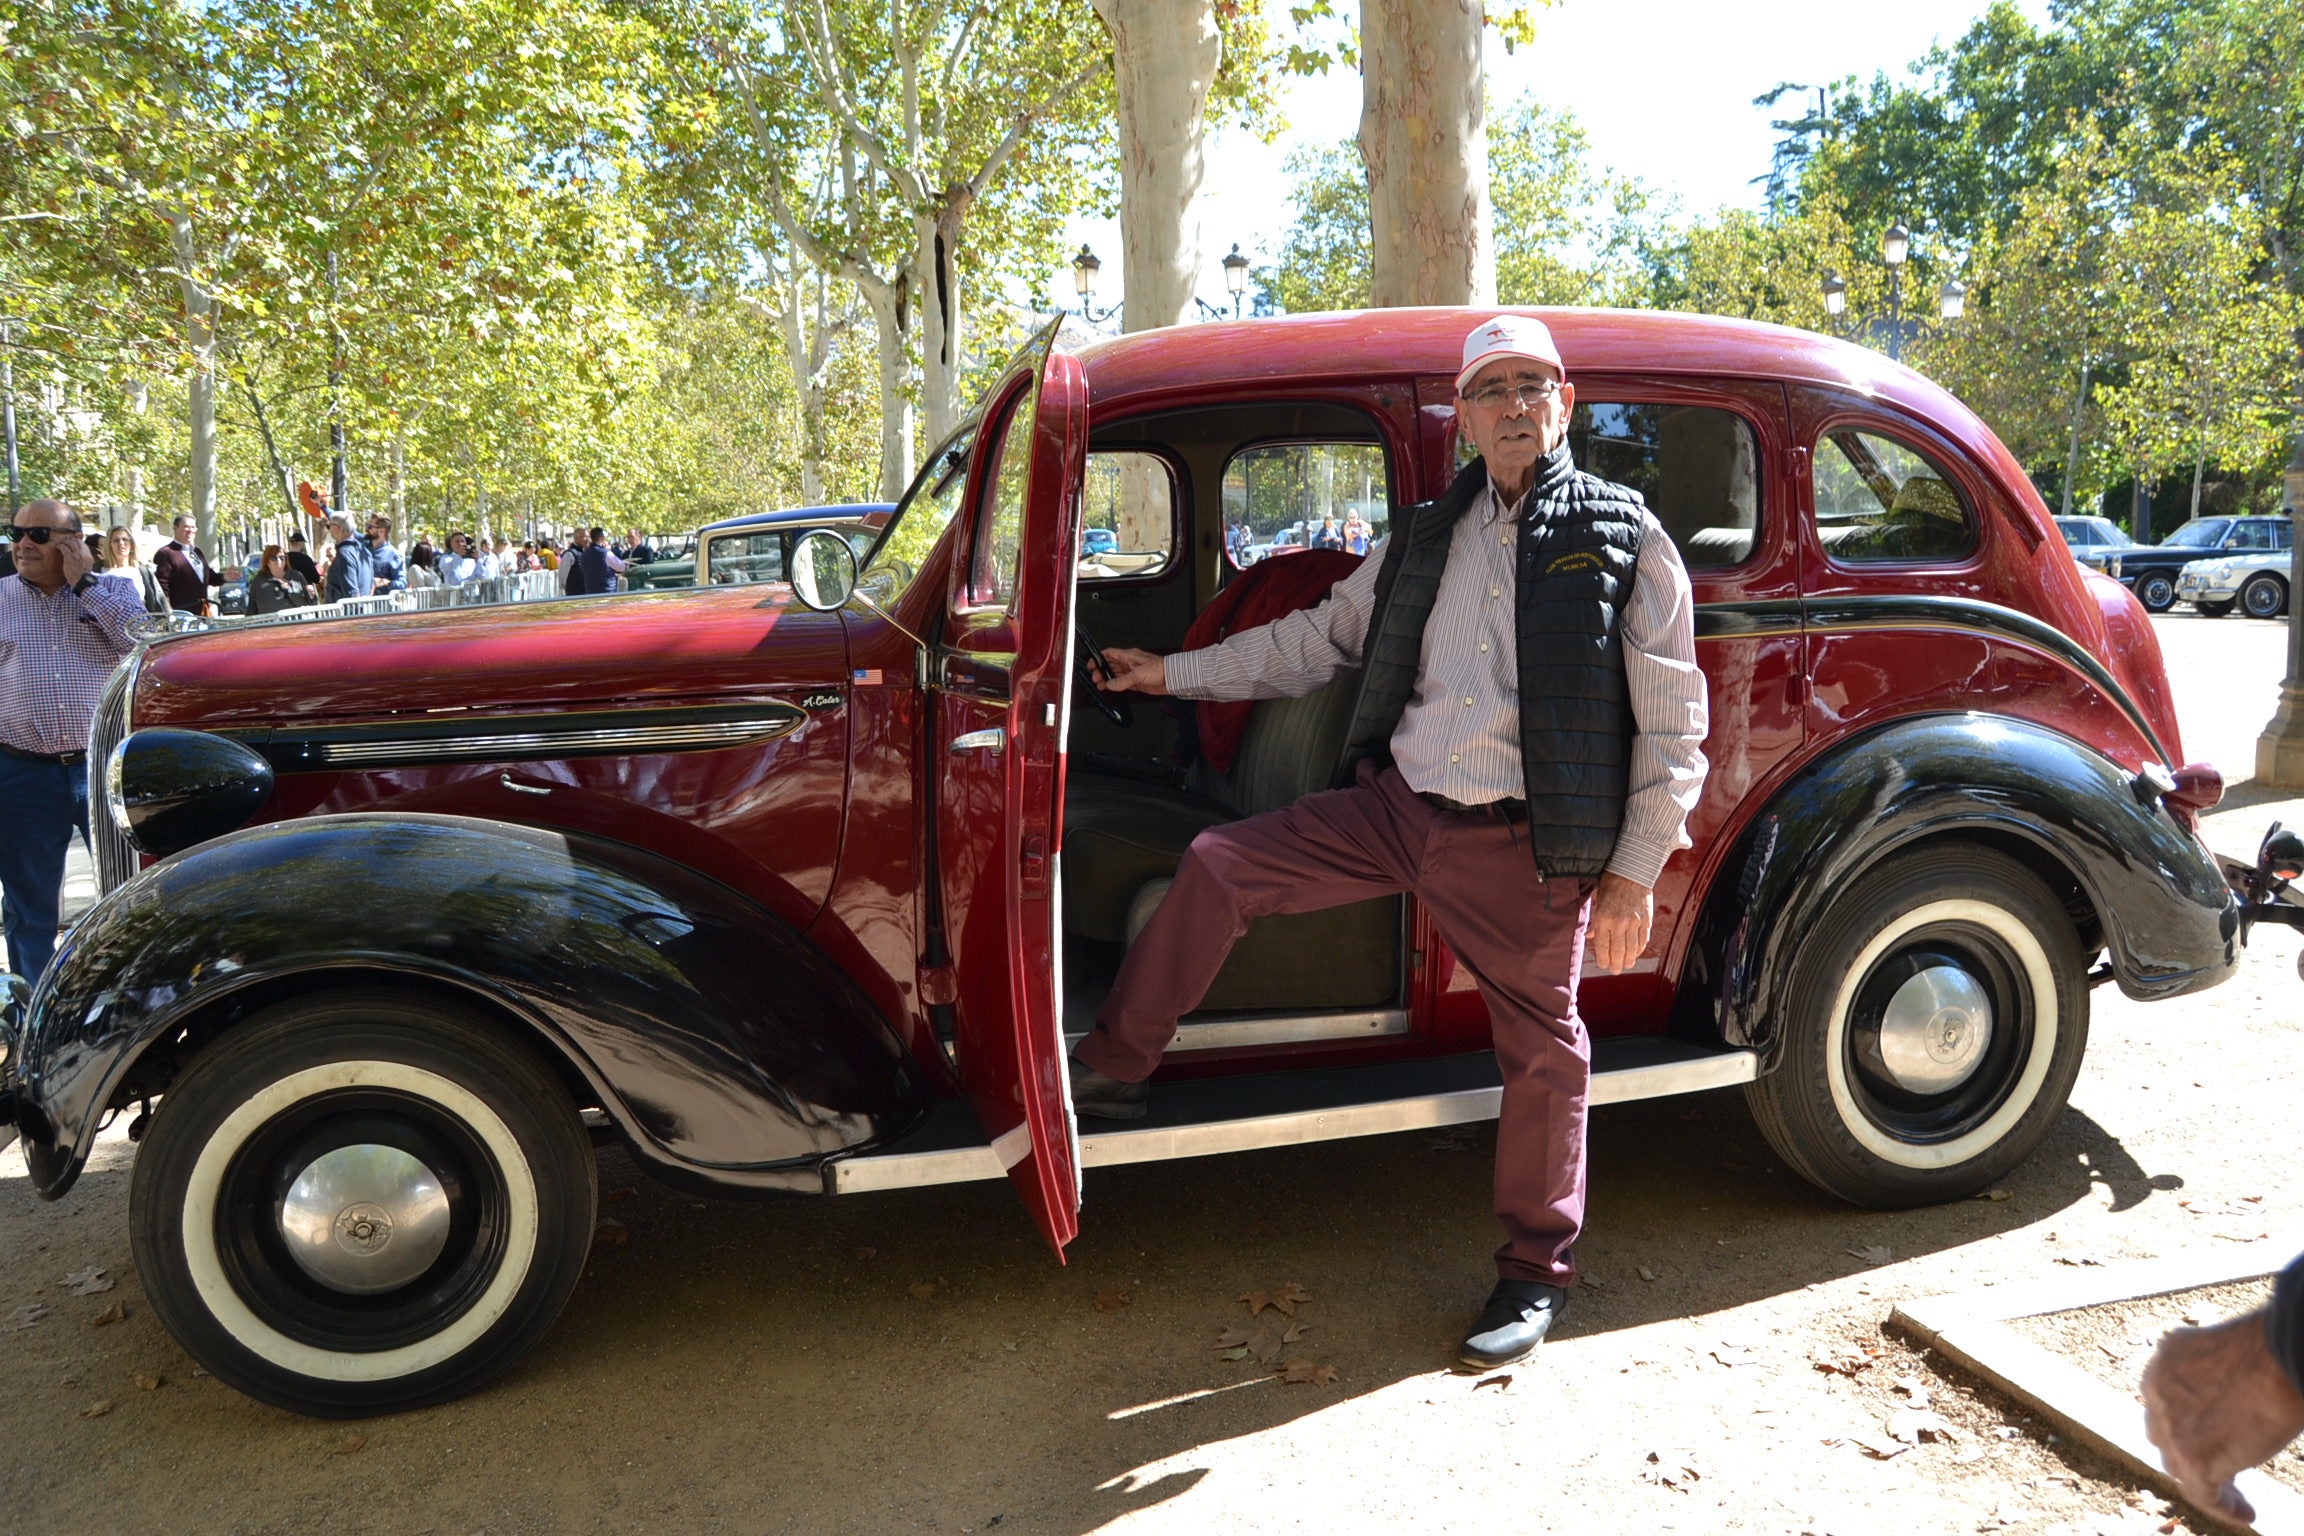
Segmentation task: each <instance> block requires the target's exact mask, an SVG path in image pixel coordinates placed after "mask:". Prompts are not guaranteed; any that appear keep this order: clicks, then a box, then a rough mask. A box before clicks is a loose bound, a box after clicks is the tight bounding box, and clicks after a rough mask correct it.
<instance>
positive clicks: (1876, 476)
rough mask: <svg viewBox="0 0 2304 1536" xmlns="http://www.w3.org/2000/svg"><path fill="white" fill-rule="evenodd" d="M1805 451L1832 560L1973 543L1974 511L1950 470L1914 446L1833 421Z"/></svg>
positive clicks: (1964, 548)
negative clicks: (1811, 451) (1809, 450)
mask: <svg viewBox="0 0 2304 1536" xmlns="http://www.w3.org/2000/svg"><path fill="white" fill-rule="evenodd" d="M1810 457H1811V461H1812V463H1813V465H1814V473H1815V479H1816V533H1817V537H1818V538H1819V539H1821V540H1822V541H1823V545H1824V552H1825V553H1826V554H1828V555H1830V556H1831V557H1832V558H1833V559H1834V560H1837V561H1840V562H1841V563H1843V564H1848V565H1863V564H1870V563H1873V562H1879V561H1894V562H1899V563H1901V562H1907V561H1915V560H1958V559H1960V558H1962V557H1963V556H1965V555H1967V554H1968V553H1969V552H1970V551H1971V550H1973V549H1975V547H1976V516H1975V514H1974V513H1973V512H1971V511H1970V510H1969V508H1968V504H1967V503H1966V502H1964V501H1962V500H1961V499H1960V493H1959V491H1958V490H1957V489H1955V486H1954V482H1953V479H1952V476H1951V474H1950V473H1949V472H1947V471H1946V470H1945V469H1944V467H1943V466H1942V465H1940V464H1938V463H1936V462H1935V461H1934V460H1932V459H1930V458H1929V457H1928V456H1927V455H1925V454H1923V453H1921V452H1920V451H1919V450H1917V449H1914V448H1909V447H1906V446H1905V445H1904V444H1902V443H1899V442H1897V441H1895V440H1894V439H1892V438H1887V437H1882V436H1881V435H1880V434H1878V433H1876V432H1866V431H1862V430H1859V429H1857V428H1854V427H1836V428H1834V429H1833V430H1832V431H1830V432H1827V433H1825V434H1824V440H1823V441H1822V442H1820V443H1818V444H1817V445H1816V451H1815V453H1814V454H1812V455H1811V456H1810Z"/></svg>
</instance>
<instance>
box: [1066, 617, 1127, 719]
mask: <svg viewBox="0 0 2304 1536" xmlns="http://www.w3.org/2000/svg"><path fill="white" fill-rule="evenodd" d="M1072 648H1073V650H1074V651H1075V652H1076V653H1077V655H1076V656H1075V658H1074V660H1073V677H1074V680H1075V681H1076V682H1078V683H1079V685H1080V691H1081V692H1082V693H1084V694H1086V695H1087V697H1088V702H1089V703H1091V704H1093V705H1095V706H1096V713H1098V714H1100V715H1102V716H1103V717H1104V718H1105V719H1107V720H1109V721H1111V722H1112V723H1113V724H1114V725H1116V726H1118V727H1119V728H1120V729H1121V730H1126V729H1128V727H1129V726H1131V725H1133V724H1135V722H1136V711H1135V709H1134V708H1133V707H1131V706H1130V704H1129V701H1128V699H1127V697H1126V695H1124V694H1116V693H1106V692H1105V691H1104V690H1103V689H1102V688H1101V687H1099V686H1097V682H1096V679H1097V677H1098V676H1099V675H1102V676H1104V677H1107V678H1109V677H1110V676H1111V675H1112V673H1111V670H1110V669H1109V668H1107V667H1106V666H1105V665H1104V648H1103V647H1102V646H1100V645H1098V644H1097V643H1096V637H1095V636H1094V635H1091V634H1090V633H1088V626H1087V625H1085V624H1083V623H1081V622H1080V620H1079V617H1078V616H1077V615H1075V616H1074V617H1073V620H1072Z"/></svg>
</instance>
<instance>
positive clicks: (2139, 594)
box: [2136, 571, 2176, 613]
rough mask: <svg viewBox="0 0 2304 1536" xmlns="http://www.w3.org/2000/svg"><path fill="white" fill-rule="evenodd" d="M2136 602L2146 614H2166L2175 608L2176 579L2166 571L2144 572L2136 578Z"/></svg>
mask: <svg viewBox="0 0 2304 1536" xmlns="http://www.w3.org/2000/svg"><path fill="white" fill-rule="evenodd" d="M2136 601H2138V602H2140V603H2142V604H2143V605H2144V611H2145V612H2147V613H2166V612H2167V611H2168V610H2169V609H2171V608H2173V607H2175V606H2176V578H2175V576H2174V575H2172V574H2170V573H2169V572H2167V571H2146V572H2145V573H2144V574H2143V575H2141V576H2139V577H2137V578H2136Z"/></svg>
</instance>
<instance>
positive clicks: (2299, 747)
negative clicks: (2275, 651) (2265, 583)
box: [2256, 398, 2304, 789]
mask: <svg viewBox="0 0 2304 1536" xmlns="http://www.w3.org/2000/svg"><path fill="white" fill-rule="evenodd" d="M2285 479H2286V481H2287V486H2288V516H2289V518H2290V519H2291V523H2292V527H2293V528H2294V530H2295V532H2298V533H2304V398H2300V399H2298V401H2297V402H2296V443H2295V450H2294V451H2293V452H2292V453H2291V454H2290V455H2289V456H2288V471H2287V474H2286V476H2285ZM2289 544H2290V550H2289V556H2288V593H2289V597H2288V675H2287V677H2286V678H2284V679H2282V680H2281V683H2280V707H2279V709H2277V710H2275V711H2274V712H2273V715H2272V718H2271V720H2270V721H2268V722H2267V723H2266V724H2265V726H2264V734H2263V735H2261V736H2259V737H2257V738H2256V779H2257V782H2258V783H2261V784H2264V785H2267V786H2269V787H2271V788H2274V789H2304V624H2299V623H2297V622H2296V603H2297V598H2296V594H2297V593H2298V592H2304V539H2297V538H2295V537H2293V536H2291V538H2290V539H2289Z"/></svg>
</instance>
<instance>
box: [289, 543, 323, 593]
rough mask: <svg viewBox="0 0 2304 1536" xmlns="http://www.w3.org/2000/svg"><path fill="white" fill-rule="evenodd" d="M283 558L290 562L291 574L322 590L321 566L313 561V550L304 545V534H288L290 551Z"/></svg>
mask: <svg viewBox="0 0 2304 1536" xmlns="http://www.w3.org/2000/svg"><path fill="white" fill-rule="evenodd" d="M283 558H285V559H286V560H287V562H288V574H289V575H291V576H293V577H295V578H296V579H297V580H299V581H301V582H303V583H304V585H306V586H308V587H310V588H311V589H312V590H313V591H315V592H317V591H319V590H320V567H318V566H317V565H314V564H313V563H312V552H311V551H310V550H309V549H306V548H305V547H304V535H302V534H300V533H291V534H290V535H288V553H287V554H286V555H285V556H284V557H283Z"/></svg>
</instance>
